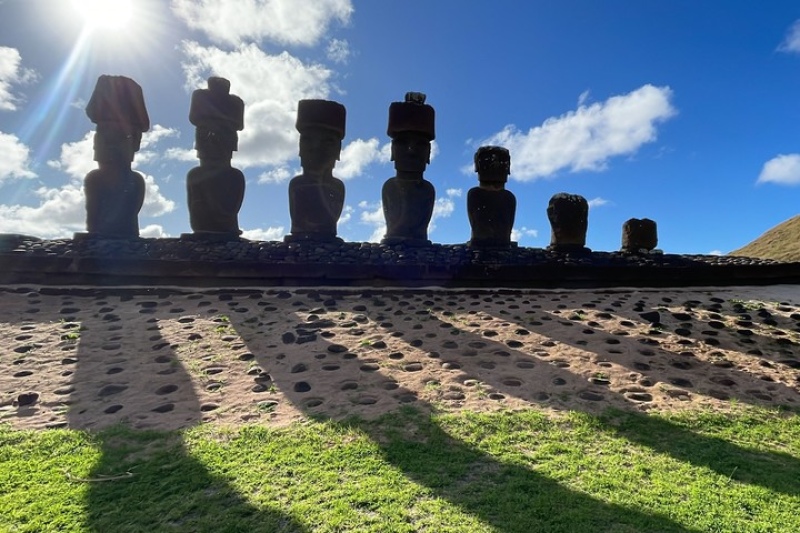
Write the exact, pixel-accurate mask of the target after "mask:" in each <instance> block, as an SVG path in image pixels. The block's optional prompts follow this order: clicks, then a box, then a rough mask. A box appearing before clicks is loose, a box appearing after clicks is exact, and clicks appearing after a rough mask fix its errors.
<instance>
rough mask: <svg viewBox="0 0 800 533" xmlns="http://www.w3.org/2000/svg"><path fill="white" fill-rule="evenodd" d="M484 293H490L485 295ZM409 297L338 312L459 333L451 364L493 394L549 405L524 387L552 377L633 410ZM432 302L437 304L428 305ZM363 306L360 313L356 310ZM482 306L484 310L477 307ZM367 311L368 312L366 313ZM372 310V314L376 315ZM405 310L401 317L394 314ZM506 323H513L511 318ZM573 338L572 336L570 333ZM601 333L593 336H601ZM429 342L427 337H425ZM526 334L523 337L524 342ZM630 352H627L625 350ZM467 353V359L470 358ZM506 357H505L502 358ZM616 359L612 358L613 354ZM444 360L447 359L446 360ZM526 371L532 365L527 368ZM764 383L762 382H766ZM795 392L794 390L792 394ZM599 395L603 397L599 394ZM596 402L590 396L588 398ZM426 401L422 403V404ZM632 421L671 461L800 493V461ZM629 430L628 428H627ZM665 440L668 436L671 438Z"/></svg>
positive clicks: (648, 419) (404, 332) (392, 327)
mask: <svg viewBox="0 0 800 533" xmlns="http://www.w3.org/2000/svg"><path fill="white" fill-rule="evenodd" d="M484 294H485V293H484ZM407 295H408V296H409V297H408V298H406V300H408V304H409V305H407V306H405V308H406V309H407V310H405V311H404V310H403V309H402V308H399V307H398V308H395V307H390V308H385V309H384V310H382V311H378V312H375V311H374V307H372V306H370V305H366V306H362V305H360V304H359V303H358V302H357V300H356V299H353V298H340V299H339V300H338V302H337V305H336V307H335V308H336V309H337V310H338V311H342V310H345V311H348V312H351V313H352V312H361V313H366V314H368V315H369V314H370V313H375V315H374V316H373V321H374V322H375V323H378V324H381V325H382V326H385V329H386V331H387V332H388V333H390V334H391V335H393V336H396V337H398V336H399V338H401V339H405V340H411V339H412V338H417V339H418V338H419V337H420V336H422V335H421V332H423V331H450V332H453V331H454V330H455V331H457V332H458V335H453V336H452V337H451V338H453V339H457V343H455V344H457V345H458V347H457V348H454V350H453V352H454V353H453V354H451V355H447V358H448V359H449V360H450V361H451V362H456V363H458V364H459V365H460V367H461V368H460V371H461V372H462V373H463V376H464V378H476V379H478V380H480V381H482V382H483V383H484V384H485V385H487V386H488V387H489V388H490V389H489V390H491V391H494V392H499V393H501V394H502V395H505V396H517V397H521V398H523V399H526V400H528V401H531V402H533V403H536V402H537V401H547V399H541V400H540V399H539V396H538V394H537V393H536V391H535V390H526V388H525V387H524V372H532V371H539V372H548V373H549V374H550V376H549V377H550V378H552V379H560V380H562V381H563V385H562V386H563V387H564V388H566V389H570V390H573V391H580V390H583V391H589V392H595V391H601V392H602V398H603V400H604V403H603V405H607V403H610V404H611V405H616V406H623V408H624V407H628V408H630V407H631V406H632V403H631V402H630V401H628V400H627V399H626V398H625V397H624V396H623V395H621V394H618V393H614V392H613V391H610V390H608V389H603V388H602V387H600V386H594V387H591V386H589V387H587V385H588V383H587V382H586V380H585V378H584V377H581V376H578V375H576V374H574V373H572V372H569V370H568V369H566V368H557V367H552V366H550V365H547V364H546V363H545V362H543V361H541V359H538V358H536V357H534V356H533V355H532V353H530V352H529V351H526V350H527V349H526V348H525V347H524V345H523V346H522V347H519V348H511V347H510V346H509V345H508V344H505V343H500V342H497V341H493V340H492V337H486V336H485V335H476V334H474V333H472V332H471V331H469V330H466V329H458V328H456V325H458V323H456V325H454V323H451V322H445V321H443V320H441V319H439V318H438V317H437V316H436V315H435V312H431V310H430V309H428V308H424V309H423V308H415V307H414V306H413V304H411V302H410V300H412V298H414V296H415V294H414V293H407ZM428 303H433V302H430V301H429V302H428ZM542 303H543V304H544V305H542V309H541V310H540V312H547V311H548V309H549V310H553V308H555V307H556V305H555V304H553V305H548V302H546V301H543V302H542ZM355 306H358V309H354V307H355ZM478 307H480V306H478ZM365 308H366V310H364V309H365ZM371 309H373V310H371ZM397 311H401V312H402V314H394V313H397ZM389 313H392V315H391V316H393V317H394V319H393V321H392V322H386V319H387V318H388V317H389V316H390V315H389ZM407 317H412V320H409V321H407V320H405V318H407ZM414 317H422V318H423V321H424V324H425V326H424V327H423V329H415V325H416V324H419V323H420V322H419V320H415V319H414ZM505 320H508V321H511V318H510V317H507V318H506V319H505ZM529 327H530V331H531V332H534V331H535V326H529ZM563 327H564V330H565V331H566V330H567V329H569V330H572V328H574V327H575V326H569V327H567V326H566V325H564V326H563ZM557 331H558V330H556V332H555V333H554V331H553V330H552V328H550V329H549V330H548V335H549V336H550V338H551V340H557V341H559V342H562V343H565V344H572V345H573V346H575V347H577V348H580V349H581V350H586V351H591V348H589V347H588V346H587V345H583V344H577V343H575V341H574V335H558V333H557ZM570 333H572V331H570ZM598 335H599V332H598V333H596V334H595V335H593V337H596V336H598ZM423 337H424V336H423ZM524 337H525V335H523V336H522V337H520V338H524ZM622 339H623V340H622V341H620V344H614V345H610V346H614V347H619V346H620V345H624V344H623V343H628V344H629V346H628V350H627V351H633V350H634V348H637V347H639V346H642V345H641V344H640V343H638V341H637V340H636V339H630V338H627V337H623V338H622ZM471 346H477V347H478V348H470V349H468V350H466V351H465V350H463V349H462V348H464V347H471ZM623 351H625V350H623ZM465 354H468V355H465ZM498 354H502V355H498ZM610 355H612V356H613V354H610ZM442 357H443V358H444V357H445V356H444V355H443V356H442ZM497 357H504V358H505V357H512V358H514V359H516V360H517V361H518V363H519V362H522V363H525V362H534V364H535V365H537V366H535V367H534V368H533V369H529V368H520V369H519V374H518V375H517V376H511V377H509V376H507V375H504V374H498V373H496V372H493V371H492V370H491V369H490V368H486V367H484V366H483V363H484V362H486V361H491V359H492V358H497ZM523 366H525V367H527V365H523ZM697 368H700V369H701V370H703V371H706V370H708V368H704V367H703V365H698V367H697ZM656 378H657V379H661V378H663V379H667V376H662V375H657V376H656ZM737 379H738V380H739V383H740V384H743V385H745V386H756V385H757V384H758V382H759V381H760V380H758V379H757V378H753V377H750V376H746V375H739V376H737ZM761 383H762V384H763V382H761ZM791 392H794V391H791ZM595 394H598V393H597V392H595ZM589 397H591V396H589ZM742 400H743V401H745V400H747V401H749V402H750V403H754V404H756V405H762V404H764V403H766V402H763V401H760V400H759V399H758V398H753V397H750V396H747V397H744V396H743V397H742ZM421 404H422V402H417V405H421ZM582 405H584V406H585V410H586V411H587V412H589V413H598V412H599V410H598V407H597V405H598V402H596V401H593V400H588V401H585V402H583V404H582ZM421 407H422V408H423V409H433V407H431V406H426V405H421ZM631 416H632V417H633V418H632V420H636V421H637V422H636V423H634V424H630V425H629V426H625V427H630V428H638V427H644V428H645V429H644V430H642V431H638V430H627V431H626V432H625V436H626V437H628V438H629V439H630V440H632V441H634V442H639V443H640V444H644V445H646V446H648V447H651V448H653V449H654V450H657V451H659V452H662V453H667V454H669V455H671V456H672V457H674V458H676V459H679V460H682V461H686V462H689V463H692V464H694V465H695V466H700V467H707V468H711V469H712V470H714V471H716V472H718V473H719V474H721V475H724V476H726V477H730V478H731V479H735V480H737V481H741V482H744V483H749V484H756V485H760V486H763V487H765V488H768V489H771V490H774V491H776V492H782V493H786V494H790V495H795V494H797V493H799V492H800V460H798V459H797V458H795V457H793V456H791V455H788V454H784V453H779V452H760V451H753V450H749V449H747V448H743V447H741V446H738V445H736V444H732V443H730V442H727V441H725V440H722V439H718V438H715V437H709V436H705V435H700V434H697V433H695V432H693V431H691V430H690V429H687V428H686V427H683V426H681V425H678V424H676V423H673V422H670V421H668V420H666V419H664V418H662V417H658V416H647V415H642V414H632V415H631ZM609 429H611V430H612V431H622V429H619V428H615V427H614V426H613V425H610V426H609ZM623 429H624V428H623ZM666 436H669V437H668V438H667V437H666ZM776 462H777V463H778V464H781V465H783V471H784V472H786V473H788V475H775V473H774V472H775V470H774V465H775V464H776Z"/></svg>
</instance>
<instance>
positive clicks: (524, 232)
mask: <svg viewBox="0 0 800 533" xmlns="http://www.w3.org/2000/svg"><path fill="white" fill-rule="evenodd" d="M538 236H539V231H538V230H535V229H528V228H526V227H525V226H522V227H521V228H519V229H517V228H514V229H512V230H511V240H512V241H514V242H519V241H521V240H522V239H524V238H525V237H532V238H534V239H535V238H536V237H538Z"/></svg>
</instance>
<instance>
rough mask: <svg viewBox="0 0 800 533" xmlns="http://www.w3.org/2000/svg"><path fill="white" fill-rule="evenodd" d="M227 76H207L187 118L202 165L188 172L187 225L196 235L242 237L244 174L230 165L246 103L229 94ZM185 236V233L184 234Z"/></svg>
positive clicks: (228, 237) (212, 237)
mask: <svg viewBox="0 0 800 533" xmlns="http://www.w3.org/2000/svg"><path fill="white" fill-rule="evenodd" d="M230 87H231V84H230V82H229V81H228V80H226V79H225V78H216V77H212V78H209V79H208V88H207V89H198V90H196V91H194V93H192V102H191V107H190V110H189V121H190V122H191V123H192V124H194V125H195V149H196V150H197V157H198V158H199V159H200V166H199V167H195V168H193V169H191V170H190V171H189V173H188V174H187V175H186V193H187V199H188V203H189V223H190V225H191V227H192V230H193V231H194V237H195V238H201V239H202V238H207V239H211V240H217V241H225V240H231V239H238V238H239V235H240V234H241V230H240V229H239V219H238V215H239V209H240V208H241V206H242V201H243V200H244V190H245V179H244V174H242V172H241V171H240V170H239V169H237V168H233V167H232V166H231V157H232V156H233V152H234V151H236V150H237V149H238V147H239V135H238V133H237V132H238V131H241V130H243V129H244V102H243V101H242V99H241V98H239V97H238V96H235V95H232V94H230ZM184 237H187V236H184Z"/></svg>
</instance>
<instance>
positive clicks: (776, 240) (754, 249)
mask: <svg viewBox="0 0 800 533" xmlns="http://www.w3.org/2000/svg"><path fill="white" fill-rule="evenodd" d="M728 255H742V256H746V257H760V258H764V259H775V260H778V261H800V215H796V216H794V217H792V218H790V219H789V220H787V221H786V222H782V223H780V224H778V225H777V226H775V227H774V228H772V229H770V230H767V231H766V232H765V233H764V234H763V235H762V236H761V237H759V238H758V239H756V240H754V241H753V242H751V243H750V244H748V245H746V246H743V247H742V248H739V249H738V250H734V251H732V252H731V253H730V254H728Z"/></svg>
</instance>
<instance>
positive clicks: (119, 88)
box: [83, 75, 150, 239]
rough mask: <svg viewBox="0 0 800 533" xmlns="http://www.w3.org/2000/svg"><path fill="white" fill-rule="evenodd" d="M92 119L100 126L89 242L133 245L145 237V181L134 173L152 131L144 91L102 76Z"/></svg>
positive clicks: (89, 187) (90, 185)
mask: <svg viewBox="0 0 800 533" xmlns="http://www.w3.org/2000/svg"><path fill="white" fill-rule="evenodd" d="M86 114H87V115H88V116H89V118H90V119H91V120H92V122H94V123H95V124H96V125H97V131H96V132H95V134H94V160H95V161H97V166H98V168H97V169H95V170H92V171H91V172H89V173H88V174H87V175H86V179H85V180H84V183H83V190H84V193H85V194H86V230H87V232H88V236H92V237H102V238H110V239H131V238H136V237H138V236H139V211H140V210H141V208H142V205H143V204H144V190H145V185H144V178H143V177H142V175H141V174H139V173H138V172H134V171H133V170H131V162H132V161H133V156H134V154H135V153H136V152H137V151H139V146H140V144H141V141H142V133H143V132H145V131H147V130H148V129H150V118H149V117H148V115H147V109H146V108H145V105H144V96H143V94H142V88H141V87H140V86H139V84H138V83H136V82H135V81H133V80H132V79H130V78H126V77H124V76H105V75H103V76H100V77H99V78H98V79H97V85H96V86H95V88H94V92H93V93H92V97H91V99H89V104H88V105H87V106H86Z"/></svg>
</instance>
